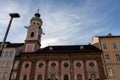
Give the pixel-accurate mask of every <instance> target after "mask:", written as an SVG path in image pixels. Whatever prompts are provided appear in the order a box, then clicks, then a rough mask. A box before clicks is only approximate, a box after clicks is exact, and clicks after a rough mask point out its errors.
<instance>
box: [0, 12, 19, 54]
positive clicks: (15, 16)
mask: <svg viewBox="0 0 120 80" xmlns="http://www.w3.org/2000/svg"><path fill="white" fill-rule="evenodd" d="M9 16H10V17H11V19H10V21H9V24H8V27H7V30H6V33H5V36H4V39H3V42H2V44H1V47H0V56H1V54H2V51H3V48H4V45H5V42H6V39H7V35H8V32H9V29H10V26H11V24H12V20H13V18H19V17H20V15H19V14H18V13H10V14H9Z"/></svg>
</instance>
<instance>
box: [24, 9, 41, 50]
mask: <svg viewBox="0 0 120 80" xmlns="http://www.w3.org/2000/svg"><path fill="white" fill-rule="evenodd" d="M40 16H41V15H40V14H39V10H38V12H37V13H35V17H32V19H31V20H30V25H29V26H28V27H27V36H26V40H25V52H35V51H36V50H38V49H39V48H40V46H41V35H42V34H43V31H42V28H41V26H42V24H43V22H42V19H41V18H40Z"/></svg>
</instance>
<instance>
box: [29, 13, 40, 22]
mask: <svg viewBox="0 0 120 80" xmlns="http://www.w3.org/2000/svg"><path fill="white" fill-rule="evenodd" d="M33 20H37V21H40V22H42V19H41V18H40V14H39V13H36V14H35V17H32V19H31V20H30V21H33Z"/></svg>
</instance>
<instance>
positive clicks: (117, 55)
mask: <svg viewBox="0 0 120 80" xmlns="http://www.w3.org/2000/svg"><path fill="white" fill-rule="evenodd" d="M115 57H116V61H117V62H120V54H115Z"/></svg>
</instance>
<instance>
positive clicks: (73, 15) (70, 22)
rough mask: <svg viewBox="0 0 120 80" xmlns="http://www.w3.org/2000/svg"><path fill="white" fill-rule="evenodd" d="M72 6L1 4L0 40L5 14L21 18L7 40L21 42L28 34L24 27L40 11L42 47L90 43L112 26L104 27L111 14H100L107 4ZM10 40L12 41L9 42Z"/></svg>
mask: <svg viewBox="0 0 120 80" xmlns="http://www.w3.org/2000/svg"><path fill="white" fill-rule="evenodd" d="M7 4H9V5H7ZM65 4H67V5H65ZM71 4H72V5H71ZM71 4H69V3H64V2H63V5H61V4H57V3H55V2H54V0H53V1H50V2H49V1H47V0H46V1H43V0H41V1H32V0H28V1H26V0H23V2H20V1H15V2H14V0H13V1H7V2H6V3H0V7H1V10H0V11H1V13H0V15H2V17H0V19H1V21H0V25H1V26H0V40H2V38H3V37H1V36H3V33H5V30H6V27H7V24H8V22H9V15H8V13H10V12H19V13H20V15H21V17H20V18H19V19H15V20H14V22H13V24H12V27H11V30H10V33H9V37H8V40H9V41H11V42H24V40H25V37H26V32H27V31H26V30H25V29H24V26H28V25H30V24H29V20H30V19H31V17H33V16H34V13H35V11H36V10H37V9H38V8H40V13H41V17H42V19H43V26H42V28H43V30H44V32H45V33H46V35H45V36H43V38H42V46H46V45H55V44H56V45H59V44H63V45H64V44H77V43H78V44H80V43H89V42H90V39H91V38H92V36H94V35H97V34H103V33H105V32H107V31H108V29H111V28H110V27H109V26H111V25H106V23H108V21H109V17H110V15H109V14H110V13H112V11H111V10H110V9H106V11H102V9H103V7H104V6H107V4H108V2H106V1H101V2H96V1H90V0H86V1H85V2H84V4H82V5H73V3H71ZM60 5H61V6H60ZM35 9H36V10H35ZM114 9H116V8H112V10H113V11H114ZM109 12H110V13H109ZM11 36H12V37H14V38H11ZM16 37H17V38H16Z"/></svg>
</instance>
